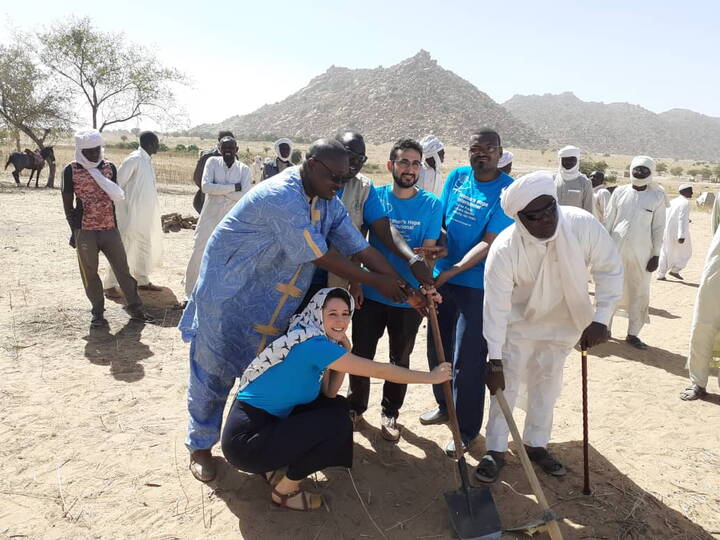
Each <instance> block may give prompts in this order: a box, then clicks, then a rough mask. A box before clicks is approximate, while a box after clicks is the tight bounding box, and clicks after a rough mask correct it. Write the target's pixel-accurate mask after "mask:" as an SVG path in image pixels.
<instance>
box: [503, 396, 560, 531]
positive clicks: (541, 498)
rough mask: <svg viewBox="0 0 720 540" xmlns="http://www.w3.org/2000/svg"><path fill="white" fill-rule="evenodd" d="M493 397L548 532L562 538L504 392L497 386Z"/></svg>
mask: <svg viewBox="0 0 720 540" xmlns="http://www.w3.org/2000/svg"><path fill="white" fill-rule="evenodd" d="M495 399H497V402H498V405H500V409H501V410H502V412H503V415H504V416H505V421H506V422H507V425H508V427H510V432H511V433H512V436H513V440H514V441H515V446H517V449H518V453H519V455H520V462H521V463H522V466H523V469H525V474H526V475H527V478H528V481H529V482H530V486H531V487H532V490H533V493H535V497H537V500H538V503H539V504H540V508H542V510H543V514H544V516H543V517H545V516H547V517H548V518H549V519H548V520H547V527H548V533H550V538H552V539H553V540H562V537H563V536H562V533H561V532H560V526H559V525H558V522H557V521H555V515H554V514H553V513H552V510H550V505H549V504H548V502H547V499H546V498H545V493H543V490H542V487H541V486H540V481H539V480H538V477H537V475H536V474H535V469H533V466H532V463H530V458H529V457H528V455H527V451H526V450H525V445H524V444H523V440H522V437H521V436H520V432H519V431H518V428H517V425H516V424H515V420H514V419H513V415H512V412H511V411H510V407H509V406H508V403H507V401H506V400H505V394H503V391H502V390H501V389H499V388H498V389H497V391H496V392H495Z"/></svg>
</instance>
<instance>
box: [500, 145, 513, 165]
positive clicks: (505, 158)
mask: <svg viewBox="0 0 720 540" xmlns="http://www.w3.org/2000/svg"><path fill="white" fill-rule="evenodd" d="M512 160H513V153H512V152H508V151H507V150H505V151H504V152H503V153H502V156H500V159H499V160H498V165H497V166H498V169H502V168H503V167H506V166H507V165H510V164H511V163H512Z"/></svg>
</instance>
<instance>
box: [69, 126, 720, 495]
mask: <svg viewBox="0 0 720 540" xmlns="http://www.w3.org/2000/svg"><path fill="white" fill-rule="evenodd" d="M75 141H76V152H75V160H74V161H73V162H72V163H70V164H69V165H68V166H67V167H66V168H65V170H64V172H63V186H62V198H63V205H64V209H65V214H66V217H67V220H68V224H69V226H70V230H71V238H70V245H71V246H72V247H74V248H76V249H77V256H78V263H79V268H80V274H81V278H82V282H83V285H84V288H85V292H86V294H87V297H88V299H89V300H90V303H91V305H92V319H91V325H92V326H95V327H98V326H102V325H105V324H107V321H106V320H105V319H104V316H103V311H104V298H105V296H107V297H119V296H120V294H121V293H122V294H123V295H124V296H125V299H126V302H127V305H126V310H127V311H128V313H129V314H130V316H131V318H133V319H135V320H138V321H149V320H151V319H152V318H151V317H150V316H149V315H148V314H147V313H146V312H145V310H144V308H143V305H142V300H141V299H140V296H139V294H138V289H141V290H143V289H144V290H157V289H158V288H157V286H156V285H154V284H153V283H152V282H151V281H150V275H151V273H152V272H153V270H154V269H155V268H156V267H157V265H158V263H159V262H160V259H161V258H162V235H161V233H160V231H161V227H160V209H159V202H158V195H157V188H156V178H155V173H154V170H153V166H152V156H153V155H154V154H155V153H156V152H157V149H158V146H159V139H158V137H157V136H156V135H155V134H154V133H151V132H144V133H142V134H140V147H139V148H138V150H136V151H135V152H133V153H131V154H130V155H129V156H128V157H127V158H126V159H125V160H124V161H123V162H122V164H121V165H120V167H119V168H118V169H117V170H116V168H115V166H114V165H113V164H112V163H110V162H108V161H107V160H105V159H104V157H103V149H102V146H103V141H102V136H101V134H100V133H99V132H97V131H94V130H90V131H85V132H79V133H78V134H76V138H75ZM274 150H275V154H276V157H275V158H274V159H272V160H269V161H267V162H265V163H262V162H261V161H257V160H256V161H255V162H254V163H253V164H252V168H251V167H249V166H248V165H246V164H244V163H242V162H241V161H240V160H239V159H238V157H237V152H238V146H237V141H236V140H235V138H234V137H233V135H232V133H230V132H227V131H225V132H221V133H220V134H219V136H218V144H217V147H216V148H214V149H212V150H210V151H207V152H204V153H203V154H202V155H201V157H200V159H199V161H198V164H197V167H196V169H195V175H194V182H195V184H196V185H197V186H198V188H199V189H198V192H197V194H196V195H195V199H194V201H193V203H194V206H195V208H196V209H197V210H198V211H199V213H200V219H199V222H198V225H197V228H196V230H195V234H194V244H193V251H192V255H191V256H190V259H189V261H188V265H187V271H186V274H185V294H186V298H187V302H186V303H185V304H186V305H185V306H184V308H185V309H184V312H183V316H182V319H181V321H180V324H179V328H180V330H181V332H182V336H183V339H185V340H186V341H188V342H189V343H190V364H189V366H190V368H189V386H188V412H189V417H190V421H189V427H188V437H187V440H186V445H187V447H188V450H189V451H190V454H191V465H190V467H191V471H192V473H193V474H194V475H195V477H196V478H198V479H199V480H201V481H209V480H211V479H212V478H214V476H215V474H216V470H215V463H214V461H213V459H212V454H211V449H212V447H213V446H214V445H215V444H216V443H217V442H218V440H219V439H220V434H221V426H222V413H223V409H224V406H225V403H226V401H227V397H228V394H229V392H230V390H231V389H232V387H233V385H234V383H235V382H236V379H238V378H239V377H241V376H242V375H243V372H244V371H245V369H246V368H247V366H248V364H249V363H250V362H251V361H252V360H253V358H255V357H256V355H257V354H258V353H259V352H260V351H262V350H263V349H264V348H265V347H266V346H267V345H268V344H270V343H272V342H273V339H274V338H275V337H276V336H279V335H281V334H282V333H283V332H284V331H285V330H286V329H287V325H288V321H289V319H290V317H291V316H292V315H293V314H294V313H297V312H298V311H300V310H302V308H303V307H304V306H305V305H306V303H307V302H308V301H309V300H310V298H312V297H313V295H314V294H315V293H316V292H317V291H318V290H320V289H322V288H325V287H328V286H330V287H333V286H340V287H344V288H347V289H348V290H349V292H350V293H351V295H352V296H353V298H354V300H355V303H356V305H357V308H358V309H356V311H355V313H354V316H353V325H352V352H353V353H355V354H357V355H358V356H362V357H364V358H368V359H373V358H374V357H375V356H376V350H377V344H378V342H379V340H380V338H381V337H382V336H383V334H384V333H385V332H387V334H388V338H389V361H390V362H391V363H393V364H395V365H398V366H403V367H408V365H409V363H410V355H411V353H412V351H413V348H414V345H415V340H416V337H417V333H418V330H419V327H420V323H421V321H422V317H423V313H424V310H425V309H426V305H427V296H428V295H436V294H439V295H440V296H441V297H442V302H441V303H440V304H439V305H438V320H439V323H440V335H441V338H442V344H443V347H444V349H445V351H444V352H445V357H446V358H447V359H448V361H450V362H451V363H452V366H453V397H454V400H455V406H456V408H457V412H458V419H459V423H460V431H461V435H462V442H463V444H464V445H467V446H469V445H471V444H473V442H474V440H475V439H476V437H477V436H478V434H479V433H480V430H481V427H482V425H483V419H484V399H485V388H486V386H487V387H488V388H489V390H490V392H491V394H494V393H495V391H496V390H497V389H498V388H504V389H505V392H506V396H507V399H508V401H509V402H510V403H511V405H514V404H515V403H516V402H517V403H518V404H520V405H521V406H523V407H525V408H526V410H527V412H528V415H527V417H526V423H525V432H524V441H525V444H526V445H527V448H528V453H529V455H530V458H531V459H532V460H533V461H535V462H536V463H537V464H538V465H539V466H540V467H541V468H542V470H543V471H545V472H546V473H548V474H551V475H554V476H560V475H562V474H565V467H564V466H563V465H562V464H561V463H560V462H558V461H557V459H556V458H555V457H553V456H552V455H551V454H550V453H549V452H548V450H547V445H548V442H549V440H550V437H551V430H552V418H553V409H554V406H555V402H556V400H557V398H558V397H559V395H560V390H561V387H562V371H563V365H564V361H565V358H566V357H567V356H568V354H569V353H570V352H571V350H572V349H573V348H574V347H575V346H576V345H577V344H578V343H579V344H580V345H581V346H583V347H586V348H589V347H592V346H594V345H596V344H598V343H601V342H603V341H606V340H607V339H608V338H609V336H610V331H611V328H612V320H613V317H614V316H615V314H622V315H625V316H627V317H628V320H629V322H628V329H627V335H626V337H625V341H626V343H627V344H628V345H630V346H632V347H634V348H637V349H646V348H647V347H648V346H647V345H646V344H645V343H644V342H643V341H642V340H641V339H640V337H639V334H640V331H641V330H642V328H643V326H644V325H645V324H647V323H648V322H649V316H648V313H649V306H650V280H651V276H652V275H653V273H655V272H657V274H656V276H657V279H660V280H665V279H666V274H669V275H670V276H673V277H674V278H676V279H682V277H681V275H680V271H681V270H682V269H683V268H684V267H685V265H686V264H687V262H688V260H689V259H690V256H691V253H692V252H691V249H692V248H691V245H692V243H691V239H690V232H689V205H688V200H689V199H690V198H691V197H692V195H693V192H692V186H690V185H682V186H680V195H679V196H678V197H677V198H676V199H674V200H673V201H672V202H669V201H668V199H667V196H666V194H665V191H664V190H663V188H662V187H661V186H660V185H659V184H657V182H656V181H655V179H654V177H655V171H656V164H655V160H654V159H653V158H651V157H648V156H637V157H635V158H634V159H633V160H632V162H631V164H630V171H629V173H630V183H628V184H625V185H622V186H619V187H618V188H617V189H615V190H614V191H613V192H612V194H611V193H610V191H609V190H608V189H607V186H606V185H605V179H604V175H603V174H602V173H601V172H598V171H596V172H594V173H593V174H591V175H590V178H589V179H588V178H587V177H586V176H585V175H583V174H581V173H580V155H581V151H580V149H579V148H577V147H575V146H566V147H564V148H562V149H561V150H560V151H559V152H558V169H557V172H555V173H548V172H542V171H541V172H537V173H532V174H529V175H525V176H522V177H521V178H519V179H513V177H511V176H510V173H511V171H512V166H513V163H512V161H513V155H512V154H511V153H510V152H504V151H503V148H502V141H501V137H500V135H499V134H498V133H497V132H496V131H494V130H492V129H481V130H479V131H477V132H475V133H472V134H470V136H469V138H468V164H467V165H465V166H461V167H458V168H456V169H454V170H452V171H451V172H449V174H448V175H447V177H446V178H443V174H442V164H443V161H444V157H445V151H444V145H443V143H442V142H441V141H440V140H439V139H438V138H437V137H436V136H434V135H427V136H425V137H424V138H423V139H421V140H420V141H415V140H412V139H402V140H400V141H397V142H396V143H395V144H394V145H393V146H392V149H391V151H390V153H389V156H388V161H387V164H386V166H387V169H388V171H389V172H390V173H391V175H392V179H393V182H392V184H388V185H386V186H381V187H378V186H375V185H374V184H373V182H372V180H371V179H370V178H368V177H367V176H365V175H363V174H362V173H361V170H362V169H363V165H364V164H365V163H366V161H367V154H366V147H365V141H364V139H363V137H362V135H361V134H359V133H355V132H347V133H342V134H340V135H339V136H338V137H336V138H335V139H320V140H318V141H316V142H315V143H313V144H312V145H311V146H310V148H309V149H308V151H307V153H306V155H305V159H304V160H303V161H302V163H301V164H300V165H299V166H294V165H293V164H292V163H291V161H290V156H291V153H292V141H290V140H289V139H279V140H278V141H277V142H276V143H275V145H274ZM717 204H718V202H717V201H716V208H717ZM716 211H717V210H716ZM719 234H720V233H718V232H716V233H715V237H714V239H713V243H712V245H711V248H710V252H709V254H708V258H707V260H706V265H705V270H704V274H703V277H702V280H701V284H700V288H699V291H698V300H697V302H696V308H695V312H694V317H693V323H692V334H691V341H692V342H691V348H690V357H689V362H688V365H689V369H690V373H691V383H692V384H691V386H690V387H689V388H688V389H686V390H685V392H683V394H682V398H683V399H697V398H700V397H702V396H703V395H705V393H706V387H707V379H708V373H709V366H710V363H711V359H712V355H713V346H714V342H715V338H716V335H717V334H718V331H720V310H718V309H717V305H718V298H720V277H719V276H720V271H719V270H718V268H717V266H718V264H720V262H719V261H720V239H719ZM100 252H102V253H103V254H104V255H105V256H106V258H107V260H108V262H109V265H110V270H109V271H108V274H107V276H106V277H105V282H104V284H103V282H102V280H101V279H100V277H99V275H98V259H99V253H100ZM588 277H590V281H591V282H592V284H593V291H594V302H591V299H590V296H589V291H588ZM118 288H119V290H118ZM427 351H428V353H427V354H428V358H427V360H428V365H429V367H430V368H433V367H434V366H435V365H436V364H437V358H436V355H435V347H434V343H433V338H432V335H431V334H430V333H428V343H427ZM369 388H370V383H369V380H368V379H367V378H365V377H359V376H351V378H350V384H349V392H348V400H349V402H350V414H351V416H352V419H353V421H354V423H355V424H356V425H357V424H358V423H359V422H362V421H363V415H364V414H365V413H366V411H367V410H368V407H369V403H368V401H369ZM405 393H406V385H403V384H398V383H392V382H385V384H384V386H383V391H382V401H381V403H380V409H381V413H380V417H381V424H382V429H381V433H382V436H383V437H384V438H385V439H387V440H388V441H397V440H398V439H399V438H400V435H401V430H400V427H399V425H398V423H397V419H398V417H399V415H400V410H401V408H402V405H403V401H404V397H405ZM434 396H435V400H436V402H437V406H436V407H434V408H433V409H432V410H430V411H428V412H426V413H424V414H422V415H421V416H420V422H421V423H422V424H426V425H428V424H441V423H445V422H446V421H447V420H448V413H447V404H446V403H445V401H444V396H443V393H442V391H441V389H440V387H439V386H437V387H436V388H434ZM486 429H487V433H486V454H485V456H484V457H483V458H482V460H481V462H480V465H479V466H478V469H477V471H476V477H477V478H478V480H480V481H483V482H494V481H495V480H497V478H498V475H499V472H500V469H501V468H502V466H503V465H504V463H505V460H504V453H505V451H506V450H507V436H508V428H507V425H506V424H505V420H504V418H503V417H502V414H501V413H500V412H499V409H498V407H497V404H496V402H495V400H494V398H492V399H491V405H490V411H489V418H488V421H487V428H486ZM446 452H447V453H448V454H449V455H453V454H454V453H455V447H454V443H453V441H452V440H451V441H450V442H449V443H448V444H447V446H446Z"/></svg>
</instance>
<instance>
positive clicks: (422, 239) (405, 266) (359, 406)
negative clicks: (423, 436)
mask: <svg viewBox="0 0 720 540" xmlns="http://www.w3.org/2000/svg"><path fill="white" fill-rule="evenodd" d="M421 165H422V146H420V143H418V142H417V141H414V140H412V139H401V140H399V141H398V142H396V143H395V145H394V146H393V147H392V150H390V158H389V161H388V163H387V167H388V170H389V171H390V172H391V173H392V175H393V183H392V185H387V186H383V187H381V188H378V189H377V190H376V191H377V196H378V199H379V200H380V203H381V204H382V206H383V208H384V211H385V213H386V214H387V216H388V218H389V219H390V223H391V224H392V226H393V227H394V228H395V229H396V230H398V231H399V232H400V233H401V234H402V236H403V238H404V239H405V241H406V242H407V245H408V246H410V248H413V249H414V248H419V247H432V246H434V245H435V244H436V242H437V239H438V238H439V237H440V227H441V224H442V205H441V204H440V200H439V199H438V198H437V197H436V196H435V195H433V194H432V193H430V192H429V191H425V190H423V189H419V188H417V187H416V186H415V184H416V183H417V181H418V175H419V172H420V167H421ZM370 245H371V246H373V247H375V248H376V249H377V250H378V251H380V253H382V254H383V255H384V256H385V258H386V259H387V260H388V262H389V263H390V265H391V266H392V267H393V268H394V269H395V271H396V272H397V273H398V274H400V276H401V277H402V278H403V279H404V280H406V281H407V282H408V283H409V284H410V285H411V286H413V287H416V288H417V287H418V286H419V283H418V280H417V279H416V278H415V276H414V275H413V272H412V270H411V268H410V266H409V261H407V260H406V259H405V258H403V257H400V256H398V255H397V254H396V253H394V252H392V251H390V250H389V249H388V248H387V246H386V245H385V244H384V243H383V242H382V241H381V239H380V238H378V236H377V235H376V234H375V233H374V231H373V230H371V231H370ZM414 262H423V264H424V260H423V257H422V256H421V255H416V256H414V257H413V260H412V261H411V264H412V263H414ZM362 296H363V297H364V298H361V300H362V306H361V307H360V306H358V309H356V310H355V314H354V315H353V325H352V328H353V330H352V332H353V333H352V338H353V350H352V352H353V353H354V354H357V355H358V356H362V357H363V358H368V359H370V360H372V359H374V357H375V351H376V349H377V343H378V341H379V340H380V338H381V337H382V335H383V333H384V332H385V329H386V328H387V331H388V338H389V341H390V363H392V364H395V365H398V366H402V367H405V368H407V367H409V366H410V354H411V353H412V350H413V347H414V346H415V336H416V335H417V332H418V328H419V326H420V321H421V320H422V317H421V316H420V314H419V313H418V312H417V311H415V309H413V308H412V307H410V305H409V304H407V303H404V304H397V303H395V302H393V301H392V300H390V299H388V298H386V297H385V296H383V295H382V294H380V292H379V291H378V290H377V289H375V288H373V287H365V286H363V287H362ZM406 390H407V385H405V384H397V383H392V382H389V381H385V384H384V385H383V398H382V404H381V406H382V416H381V420H382V430H381V434H382V436H383V438H385V439H386V440H389V441H393V442H394V441H397V440H398V439H399V438H400V429H399V428H398V426H397V423H396V420H397V417H398V415H399V413H400V407H402V404H403V401H404V399H405V391H406ZM369 394H370V379H368V378H367V377H358V376H356V375H350V392H349V393H348V400H349V401H350V410H351V413H354V415H355V418H356V419H359V417H360V416H361V415H362V414H363V413H364V412H365V411H366V410H367V407H368V397H369Z"/></svg>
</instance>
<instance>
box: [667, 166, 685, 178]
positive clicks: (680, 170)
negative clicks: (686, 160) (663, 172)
mask: <svg viewBox="0 0 720 540" xmlns="http://www.w3.org/2000/svg"><path fill="white" fill-rule="evenodd" d="M682 173H683V168H682V167H679V166H678V167H673V168H672V169H670V174H672V175H673V176H680V175H681V174H682Z"/></svg>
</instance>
